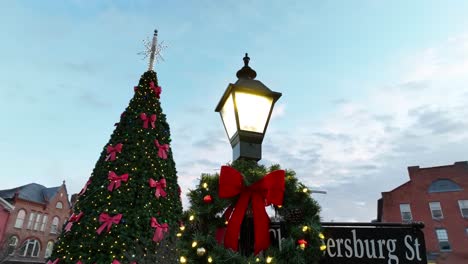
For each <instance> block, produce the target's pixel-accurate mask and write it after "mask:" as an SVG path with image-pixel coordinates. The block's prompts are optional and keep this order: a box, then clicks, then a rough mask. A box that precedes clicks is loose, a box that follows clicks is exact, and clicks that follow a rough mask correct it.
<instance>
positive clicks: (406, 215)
mask: <svg viewBox="0 0 468 264" xmlns="http://www.w3.org/2000/svg"><path fill="white" fill-rule="evenodd" d="M400 213H401V220H402V221H404V222H410V221H412V220H413V216H412V215H411V208H410V205H409V204H400Z"/></svg>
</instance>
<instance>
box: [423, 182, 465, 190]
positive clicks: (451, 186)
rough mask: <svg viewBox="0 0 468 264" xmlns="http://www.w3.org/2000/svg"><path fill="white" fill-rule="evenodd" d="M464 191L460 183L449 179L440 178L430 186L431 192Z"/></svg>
mask: <svg viewBox="0 0 468 264" xmlns="http://www.w3.org/2000/svg"><path fill="white" fill-rule="evenodd" d="M458 191H463V189H462V188H461V187H460V185H458V184H456V183H455V182H454V181H452V180H449V179H438V180H435V181H433V182H432V183H431V185H430V186H429V190H428V192H429V193H438V192H458Z"/></svg>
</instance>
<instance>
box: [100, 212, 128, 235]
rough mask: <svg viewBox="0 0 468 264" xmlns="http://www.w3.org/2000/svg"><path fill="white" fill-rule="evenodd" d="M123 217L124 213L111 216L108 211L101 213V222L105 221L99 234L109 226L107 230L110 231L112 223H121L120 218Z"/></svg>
mask: <svg viewBox="0 0 468 264" xmlns="http://www.w3.org/2000/svg"><path fill="white" fill-rule="evenodd" d="M121 219H122V214H117V215H115V216H110V215H108V214H107V213H101V214H100V215H99V222H100V223H102V222H104V223H103V224H102V225H101V226H100V227H99V228H98V230H96V232H97V233H98V235H100V234H101V232H102V231H104V229H105V228H107V232H109V231H110V229H111V227H112V224H116V225H117V224H119V223H120V220H121Z"/></svg>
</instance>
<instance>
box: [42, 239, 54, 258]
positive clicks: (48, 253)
mask: <svg viewBox="0 0 468 264" xmlns="http://www.w3.org/2000/svg"><path fill="white" fill-rule="evenodd" d="M52 250H54V242H52V241H49V242H48V243H47V247H46V250H45V255H44V258H49V257H50V256H51V255H52Z"/></svg>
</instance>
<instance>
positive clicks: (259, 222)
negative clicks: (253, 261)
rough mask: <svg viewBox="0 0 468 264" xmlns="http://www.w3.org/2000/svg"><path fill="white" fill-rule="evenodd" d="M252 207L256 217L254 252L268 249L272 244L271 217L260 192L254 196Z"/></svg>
mask: <svg viewBox="0 0 468 264" xmlns="http://www.w3.org/2000/svg"><path fill="white" fill-rule="evenodd" d="M252 209H253V215H254V216H253V218H254V237H255V244H254V254H255V255H257V254H258V253H260V251H263V250H266V249H267V248H268V247H269V246H270V234H269V229H270V219H269V218H268V215H267V213H266V211H265V202H264V200H263V198H262V196H261V195H260V194H257V193H256V194H254V195H253V197H252Z"/></svg>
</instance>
